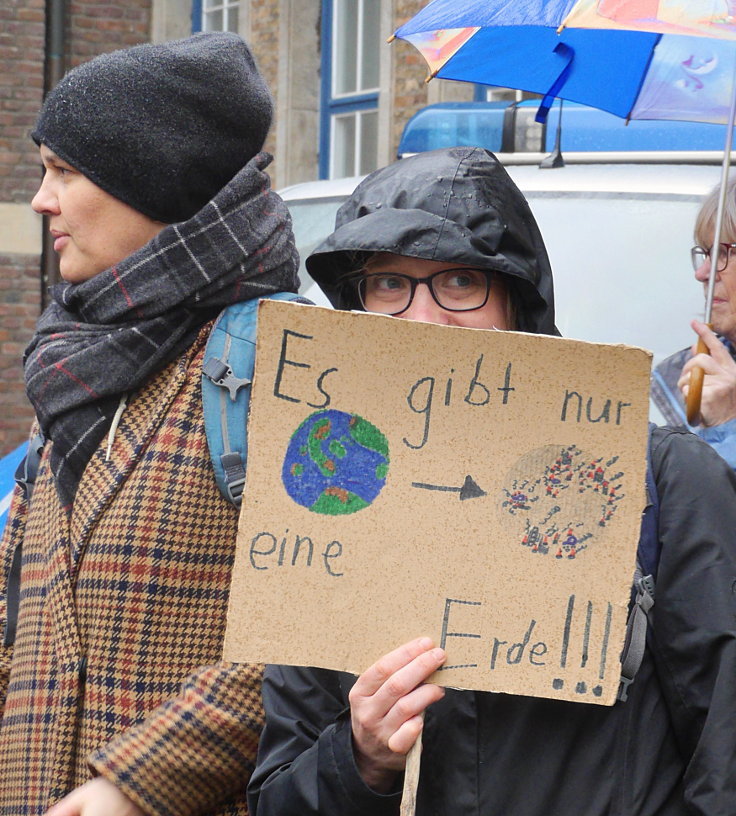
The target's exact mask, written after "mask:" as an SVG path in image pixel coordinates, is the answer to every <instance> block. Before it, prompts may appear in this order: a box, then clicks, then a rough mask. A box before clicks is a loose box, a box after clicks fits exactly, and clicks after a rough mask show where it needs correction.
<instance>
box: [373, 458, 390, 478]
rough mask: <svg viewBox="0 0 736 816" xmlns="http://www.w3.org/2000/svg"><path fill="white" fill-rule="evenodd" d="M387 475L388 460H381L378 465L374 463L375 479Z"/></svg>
mask: <svg viewBox="0 0 736 816" xmlns="http://www.w3.org/2000/svg"><path fill="white" fill-rule="evenodd" d="M387 475H388V462H381V464H380V465H376V479H379V480H381V481H382V480H383V479H385V478H386V476H387Z"/></svg>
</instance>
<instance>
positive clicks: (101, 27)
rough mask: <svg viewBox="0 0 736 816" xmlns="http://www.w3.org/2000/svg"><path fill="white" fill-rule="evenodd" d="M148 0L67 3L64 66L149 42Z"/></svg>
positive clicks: (77, 1)
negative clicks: (65, 61)
mask: <svg viewBox="0 0 736 816" xmlns="http://www.w3.org/2000/svg"><path fill="white" fill-rule="evenodd" d="M150 32H151V0H117V2H114V1H113V0H108V1H107V2H105V0H75V2H67V25H66V38H67V49H66V58H67V69H69V68H72V67H74V66H75V65H79V63H80V62H87V60H90V59H92V57H96V56H97V55H98V54H102V53H105V52H106V51H115V50H116V49H118V48H128V47H129V46H131V45H138V44H139V43H143V42H149V41H150Z"/></svg>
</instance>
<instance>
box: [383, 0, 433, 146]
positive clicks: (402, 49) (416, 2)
mask: <svg viewBox="0 0 736 816" xmlns="http://www.w3.org/2000/svg"><path fill="white" fill-rule="evenodd" d="M425 5H426V0H396V3H395V7H394V8H395V19H394V30H395V29H397V28H398V27H399V26H401V25H403V24H404V23H406V22H408V21H409V20H410V19H411V18H412V17H413V16H414V15H415V14H416V13H417V12H418V11H419V10H420V9H421V8H423V7H424V6H425ZM391 48H392V49H393V59H394V88H393V94H394V119H393V128H392V133H391V139H392V155H394V156H395V155H396V151H397V149H398V147H399V142H400V141H401V132H402V130H403V129H404V125H405V124H406V123H407V122H408V121H409V119H411V117H412V116H413V115H414V114H415V113H416V112H417V111H418V110H419V109H420V108H423V107H424V106H425V105H426V104H427V93H428V88H427V84H426V83H425V81H424V80H425V78H426V76H427V73H428V69H427V63H426V62H425V61H424V58H423V57H422V55H421V54H420V53H419V51H417V49H416V48H414V46H413V45H410V44H409V43H408V42H405V41H404V40H394V41H393V43H391Z"/></svg>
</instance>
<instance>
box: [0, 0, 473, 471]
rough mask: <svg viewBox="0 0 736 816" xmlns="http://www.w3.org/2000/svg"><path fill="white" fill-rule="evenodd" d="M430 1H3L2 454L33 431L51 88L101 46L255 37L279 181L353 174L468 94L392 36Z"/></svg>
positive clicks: (45, 279)
mask: <svg viewBox="0 0 736 816" xmlns="http://www.w3.org/2000/svg"><path fill="white" fill-rule="evenodd" d="M425 2H426V0H5V1H4V3H3V4H2V7H1V8H0V455H2V454H5V453H7V452H8V451H10V450H12V449H13V448H15V447H16V446H17V445H18V444H20V443H21V442H23V441H24V439H25V438H26V437H27V433H28V429H29V425H30V422H31V419H32V411H31V409H30V406H29V405H28V403H27V400H26V398H25V393H24V386H23V371H22V365H21V358H22V354H23V350H24V348H25V346H26V344H27V343H28V340H29V339H30V337H31V335H32V333H33V328H34V325H35V322H36V319H37V317H38V315H39V314H40V312H41V310H42V308H43V306H44V305H45V302H46V299H47V289H48V286H49V284H51V283H54V282H55V281H56V279H57V277H56V276H57V272H56V263H55V257H54V253H53V251H52V250H51V247H50V246H45V245H44V239H43V236H44V226H43V223H42V221H43V219H41V218H40V217H39V216H37V215H35V214H34V213H33V212H32V210H31V208H30V200H31V198H32V197H33V194H34V193H35V191H36V189H37V188H38V184H39V182H40V179H41V165H40V161H39V158H38V151H37V149H36V147H35V145H34V144H33V143H32V142H31V140H30V138H29V132H30V130H31V128H32V126H33V123H34V121H35V118H36V114H37V112H38V109H39V107H40V105H41V103H42V101H43V96H44V93H45V91H46V90H48V89H49V88H51V87H53V85H54V84H55V83H56V81H58V79H59V78H60V77H61V76H63V74H64V73H65V71H67V70H69V69H70V68H72V67H74V66H75V65H78V64H79V63H81V62H84V61H86V60H88V59H91V58H92V57H94V56H95V55H97V54H100V53H103V52H105V51H112V50H114V49H117V48H124V47H127V46H131V45H135V44H137V43H142V42H149V41H153V42H163V41H166V40H171V39H176V38H179V37H185V36H188V35H189V34H191V33H192V32H194V31H199V30H208V29H211V30H231V31H236V32H238V33H240V34H241V35H242V36H243V37H244V38H245V39H246V40H247V41H248V43H249V44H250V45H251V47H252V49H253V52H254V54H255V56H256V58H257V60H258V63H259V65H260V68H261V70H262V72H263V74H264V75H265V77H266V79H267V81H268V83H269V85H270V87H271V89H272V91H273V94H274V98H275V101H276V116H275V120H274V125H273V128H272V130H271V133H270V134H269V137H268V141H267V144H266V148H267V149H268V150H269V151H270V152H272V153H273V154H274V156H275V161H274V163H273V165H272V166H271V175H272V179H273V183H274V186H275V187H276V188H277V189H278V188H280V187H284V186H287V185H289V184H295V183H297V182H301V181H309V180H313V179H317V178H328V177H338V176H342V175H357V174H359V173H364V172H368V171H370V170H372V169H374V168H376V167H379V166H381V165H383V164H387V163H388V162H390V161H392V160H393V159H394V158H395V156H396V149H397V146H398V143H399V138H400V135H401V131H402V128H403V127H404V125H405V124H406V122H407V120H408V119H409V118H410V117H411V116H412V115H413V114H414V113H415V112H416V111H417V110H418V109H419V108H421V107H423V106H424V105H427V104H430V103H432V102H439V101H445V100H465V99H472V98H473V96H474V93H475V89H474V88H473V87H472V86H469V85H464V84H462V83H451V82H432V83H429V84H426V83H425V82H424V79H425V76H426V73H427V69H426V66H425V64H424V61H423V59H422V58H421V57H420V55H419V54H418V53H417V52H416V51H415V50H414V49H413V48H412V47H411V46H410V45H408V44H407V43H405V42H402V41H394V42H393V43H391V44H390V45H389V44H388V43H387V40H388V38H389V36H390V35H391V33H392V32H393V31H394V30H395V29H396V28H397V27H398V26H399V25H401V24H402V23H403V22H405V21H406V20H407V19H409V18H410V17H411V16H412V15H413V14H415V13H416V12H417V11H418V10H419V9H420V8H421V7H422V6H423V5H424V4H425Z"/></svg>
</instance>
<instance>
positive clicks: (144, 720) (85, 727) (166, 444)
mask: <svg viewBox="0 0 736 816" xmlns="http://www.w3.org/2000/svg"><path fill="white" fill-rule="evenodd" d="M208 331H209V327H205V329H203V331H202V332H201V333H200V335H199V338H198V340H197V342H196V343H195V344H194V346H193V347H192V349H190V351H189V352H188V353H187V354H185V355H184V356H183V357H182V358H181V359H179V360H178V361H177V362H175V363H173V364H171V365H170V366H168V367H167V368H166V369H164V370H163V371H161V372H160V373H159V374H158V375H156V376H154V377H153V378H152V380H151V381H149V383H148V384H147V385H146V386H145V387H144V388H143V389H142V390H141V391H139V392H138V393H137V394H135V395H134V396H132V397H131V399H130V403H129V405H128V408H127V409H126V411H125V413H124V414H123V417H122V421H121V423H120V426H119V428H118V430H117V432H116V435H115V438H114V444H113V446H112V450H111V454H110V457H109V461H106V457H105V447H106V446H105V445H103V446H101V448H100V450H98V451H97V452H96V454H95V455H94V457H93V459H92V461H91V462H90V463H89V465H88V467H87V469H86V471H85V473H84V475H83V477H82V480H81V482H80V485H79V489H78V493H77V498H76V501H75V505H74V510H73V513H72V516H71V519H70V520H69V519H68V518H67V516H66V514H65V513H64V511H63V510H62V508H61V507H60V504H59V501H58V499H57V495H56V491H55V488H54V485H53V482H52V480H51V478H50V473H49V468H48V449H47V450H46V451H45V453H44V457H43V460H42V464H41V468H40V470H39V478H38V481H37V485H36V489H35V492H34V495H33V502H32V509H31V511H30V514H29V513H28V508H27V507H26V505H25V503H24V501H23V500H21V499H20V497H19V496H18V495H17V496H16V497H15V502H14V505H13V507H12V509H11V518H10V521H9V523H8V525H7V529H6V532H5V537H4V539H3V541H2V550H1V551H0V557H1V558H2V561H0V565H1V566H2V568H3V569H4V573H3V576H0V579H2V586H3V587H4V586H5V583H6V577H7V573H8V570H9V567H10V561H11V558H12V552H13V547H14V545H15V542H16V541H17V540H19V538H20V537H22V536H23V534H24V531H25V537H24V543H23V570H22V577H21V604H20V614H19V620H18V631H17V636H16V642H15V647H14V651H12V652H11V651H10V650H7V649H6V650H5V651H4V653H3V655H2V658H3V659H2V673H1V675H0V691H1V692H2V694H3V695H4V697H5V700H4V711H3V718H2V723H1V725H0V814H4V816H35V814H39V815H40V814H42V813H44V812H45V810H46V809H47V808H48V807H49V806H50V805H51V804H53V803H54V802H55V801H57V800H58V799H59V798H61V797H62V796H64V795H65V794H66V793H68V792H69V791H70V790H72V789H73V788H74V787H76V786H78V785H80V784H82V783H84V782H85V781H86V780H88V779H89V778H90V777H91V776H94V775H102V776H104V777H106V778H108V779H109V780H110V781H112V782H113V783H114V784H116V785H117V786H118V787H119V788H121V789H122V790H123V791H124V792H125V793H126V794H127V795H128V796H129V797H130V798H131V799H133V800H134V801H135V802H136V803H137V804H138V805H139V806H140V807H141V808H142V809H143V810H144V811H145V812H146V813H151V814H153V813H155V814H170V816H187V815H188V814H215V813H216V814H245V813H246V812H247V808H246V804H245V786H246V783H247V781H248V778H249V776H250V773H251V770H252V768H253V764H254V762H255V755H256V748H257V743H258V737H259V734H260V729H261V727H262V710H261V703H260V682H261V667H260V666H253V665H239V666H238V665H232V664H220V665H215V664H217V661H218V660H219V657H220V653H221V646H222V639H223V634H224V627H225V612H226V606H227V599H228V588H229V583H230V571H231V566H232V562H233V554H234V545H235V534H236V528H237V512H236V510H235V508H233V507H231V506H230V505H229V504H227V503H226V502H225V500H224V499H223V498H222V497H221V495H220V493H219V491H218V488H217V486H216V484H215V479H214V475H213V472H212V467H211V464H210V460H209V453H208V450H207V442H206V439H205V434H204V425H203V417H202V402H201V392H200V375H201V366H202V354H203V351H204V342H205V339H206V337H207V333H208ZM3 594H4V593H3ZM0 603H1V607H0V612H1V613H2V616H3V620H4V613H5V599H4V597H3V598H2V599H0ZM200 667H209V668H200Z"/></svg>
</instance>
